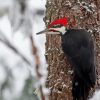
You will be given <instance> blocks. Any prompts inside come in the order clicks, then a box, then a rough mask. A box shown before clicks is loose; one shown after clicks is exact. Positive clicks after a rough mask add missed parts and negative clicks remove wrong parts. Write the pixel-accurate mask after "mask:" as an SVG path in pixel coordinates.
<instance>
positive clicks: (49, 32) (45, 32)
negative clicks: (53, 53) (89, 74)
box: [36, 28, 60, 35]
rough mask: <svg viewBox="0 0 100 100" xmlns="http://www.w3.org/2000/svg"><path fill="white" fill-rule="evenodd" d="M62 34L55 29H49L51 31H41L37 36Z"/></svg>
mask: <svg viewBox="0 0 100 100" xmlns="http://www.w3.org/2000/svg"><path fill="white" fill-rule="evenodd" d="M43 33H44V34H60V33H59V31H57V30H55V28H49V29H45V30H43V31H40V32H38V33H36V34H37V35H39V34H43Z"/></svg>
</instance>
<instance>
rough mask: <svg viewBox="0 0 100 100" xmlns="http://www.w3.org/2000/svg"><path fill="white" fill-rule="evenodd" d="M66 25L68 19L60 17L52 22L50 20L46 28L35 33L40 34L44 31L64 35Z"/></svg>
mask: <svg viewBox="0 0 100 100" xmlns="http://www.w3.org/2000/svg"><path fill="white" fill-rule="evenodd" d="M67 26H68V21H67V18H65V17H64V18H60V19H57V20H54V21H53V22H51V23H50V24H49V25H48V27H47V29H45V30H43V31H41V32H38V33H37V34H42V33H46V34H60V35H64V34H65V32H66V31H67Z"/></svg>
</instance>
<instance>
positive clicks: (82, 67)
mask: <svg viewBox="0 0 100 100" xmlns="http://www.w3.org/2000/svg"><path fill="white" fill-rule="evenodd" d="M62 48H63V51H64V53H65V54H67V55H68V56H69V57H70V58H71V61H72V63H73V64H74V65H75V66H76V67H75V71H77V74H79V75H80V77H82V78H83V79H84V80H85V79H86V80H88V81H91V82H92V81H93V82H92V83H94V82H95V65H94V45H93V41H92V38H91V36H90V34H89V33H88V32H86V31H85V30H83V29H82V30H81V29H70V30H68V31H67V32H66V34H65V35H64V36H62ZM84 77H85V78H84Z"/></svg>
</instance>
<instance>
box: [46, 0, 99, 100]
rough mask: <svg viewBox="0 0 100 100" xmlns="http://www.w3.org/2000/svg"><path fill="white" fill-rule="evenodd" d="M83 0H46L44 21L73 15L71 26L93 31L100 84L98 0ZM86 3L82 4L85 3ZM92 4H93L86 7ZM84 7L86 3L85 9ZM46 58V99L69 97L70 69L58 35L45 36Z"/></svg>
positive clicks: (70, 99)
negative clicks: (47, 90) (48, 92)
mask: <svg viewBox="0 0 100 100" xmlns="http://www.w3.org/2000/svg"><path fill="white" fill-rule="evenodd" d="M78 1H79V2H80V3H82V0H48V1H47V4H46V17H45V19H44V21H45V23H46V25H48V24H49V23H50V22H51V21H53V20H54V19H56V18H60V17H64V16H66V17H67V18H68V19H69V23H70V21H72V19H73V18H74V19H75V21H76V26H75V25H74V22H73V25H70V27H74V28H80V27H81V28H85V29H87V30H88V29H89V30H92V31H93V37H94V38H95V41H96V60H97V61H96V66H97V85H96V87H97V88H99V86H100V39H99V33H100V0H83V1H84V2H85V4H82V5H80V3H79V2H78ZM84 5H85V6H84ZM88 5H92V6H93V7H89V6H88ZM85 7H89V9H90V11H89V9H86V8H85ZM46 59H47V62H48V65H49V66H48V72H49V74H48V79H47V87H49V89H50V90H51V93H50V95H49V100H72V96H71V95H72V94H71V84H72V74H71V73H72V70H71V65H70V64H69V62H68V60H67V58H66V57H65V56H64V54H63V51H62V48H61V40H60V37H59V36H57V35H49V36H47V42H46Z"/></svg>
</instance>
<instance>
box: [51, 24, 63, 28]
mask: <svg viewBox="0 0 100 100" xmlns="http://www.w3.org/2000/svg"><path fill="white" fill-rule="evenodd" d="M61 26H62V25H61V24H56V25H53V26H52V27H53V28H60V27H61Z"/></svg>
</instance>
